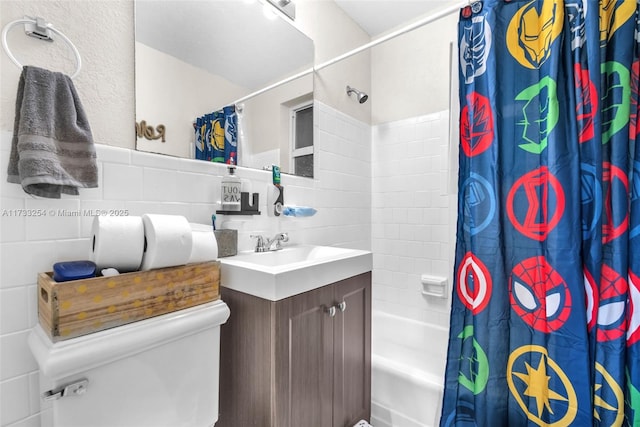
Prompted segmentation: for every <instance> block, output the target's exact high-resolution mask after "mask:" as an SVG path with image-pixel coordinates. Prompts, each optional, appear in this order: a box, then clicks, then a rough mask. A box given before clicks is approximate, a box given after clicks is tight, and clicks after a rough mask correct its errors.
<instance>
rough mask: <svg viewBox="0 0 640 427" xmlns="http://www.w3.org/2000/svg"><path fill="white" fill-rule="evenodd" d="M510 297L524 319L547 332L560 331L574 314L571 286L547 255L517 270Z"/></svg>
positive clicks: (514, 274)
mask: <svg viewBox="0 0 640 427" xmlns="http://www.w3.org/2000/svg"><path fill="white" fill-rule="evenodd" d="M509 294H510V297H511V307H512V308H513V310H514V311H515V312H516V313H517V314H518V315H519V316H520V318H521V319H522V320H523V321H524V322H525V323H526V324H527V325H529V326H531V327H533V328H534V329H536V330H538V331H541V332H544V333H549V332H553V331H557V330H558V329H560V328H561V327H562V325H564V323H565V322H566V321H567V319H568V318H569V314H570V313H571V294H570V293H569V288H568V287H567V283H566V282H565V280H564V279H563V278H562V276H561V275H560V273H558V272H557V271H556V270H555V269H554V268H553V267H551V265H549V263H548V262H547V260H546V258H545V257H543V256H537V257H532V258H527V259H525V260H523V261H521V262H520V263H519V264H517V265H516V266H515V267H514V268H513V270H512V272H511V277H510V279H509Z"/></svg>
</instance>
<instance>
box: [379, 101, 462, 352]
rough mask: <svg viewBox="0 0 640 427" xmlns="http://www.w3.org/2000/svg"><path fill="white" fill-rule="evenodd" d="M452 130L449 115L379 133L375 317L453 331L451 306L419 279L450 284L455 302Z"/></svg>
mask: <svg viewBox="0 0 640 427" xmlns="http://www.w3.org/2000/svg"><path fill="white" fill-rule="evenodd" d="M448 129H449V112H448V111H442V112H439V113H434V114H429V115H425V116H420V117H414V118H411V119H406V120H401V121H396V122H391V123H383V124H380V125H376V126H374V127H373V129H372V147H373V153H372V191H371V205H372V216H371V218H372V219H371V238H372V240H371V245H372V251H373V267H374V270H373V309H374V310H379V311H383V312H386V313H389V314H394V315H397V316H403V317H408V318H410V319H413V320H416V321H419V322H425V323H430V324H435V325H438V326H442V327H446V328H448V325H449V311H450V298H449V297H448V298H445V299H438V298H434V297H428V296H425V295H423V294H422V284H421V281H420V277H421V275H422V274H429V275H432V276H444V277H447V278H448V288H447V296H449V295H450V294H451V283H452V270H453V252H454V249H455V247H454V246H455V222H456V207H455V206H456V200H457V199H456V196H455V195H449V194H448V193H447V191H448V189H447V188H446V185H447V183H448V182H449V164H450V163H449V158H448V156H449V138H448ZM373 333H374V340H375V338H376V337H375V335H376V332H375V328H374V332H373ZM416 339H417V338H416Z"/></svg>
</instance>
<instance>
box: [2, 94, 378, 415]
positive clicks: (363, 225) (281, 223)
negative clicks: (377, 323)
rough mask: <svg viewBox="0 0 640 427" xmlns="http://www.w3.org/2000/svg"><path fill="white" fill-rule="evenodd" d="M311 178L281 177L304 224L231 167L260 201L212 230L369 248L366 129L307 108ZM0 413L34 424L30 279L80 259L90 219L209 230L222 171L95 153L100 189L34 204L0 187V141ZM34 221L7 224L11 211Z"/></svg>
mask: <svg viewBox="0 0 640 427" xmlns="http://www.w3.org/2000/svg"><path fill="white" fill-rule="evenodd" d="M315 114H316V116H315V118H316V120H315V127H316V129H315V132H316V133H315V135H316V136H317V138H316V142H315V155H316V156H315V158H316V169H315V176H316V178H315V179H313V180H311V179H305V178H299V177H294V176H290V175H283V177H282V184H283V185H284V187H285V202H286V204H297V205H307V206H313V207H315V208H316V209H317V210H318V213H317V214H316V215H315V216H313V217H310V218H283V217H280V218H276V217H271V216H268V215H267V213H266V211H267V206H266V200H267V197H266V193H267V189H268V188H269V186H270V185H271V184H270V183H271V172H267V171H260V170H251V169H245V168H239V169H238V171H237V175H238V176H239V177H240V178H241V179H242V182H243V191H249V192H257V193H260V210H261V211H262V215H260V216H255V217H249V216H242V217H224V216H222V215H218V221H217V225H218V227H222V228H235V229H238V249H239V250H249V249H251V248H252V247H253V244H254V243H253V242H252V241H251V239H250V238H249V234H251V233H256V232H258V233H263V234H265V235H270V234H275V233H276V232H280V231H283V232H288V233H289V236H290V239H291V243H310V244H319V245H332V246H343V247H351V248H358V249H370V248H371V161H370V159H371V130H370V127H369V126H368V125H366V124H364V123H362V122H359V121H357V120H354V119H352V118H350V117H348V116H346V115H344V114H342V113H340V112H338V111H336V110H333V109H331V108H329V107H327V106H326V105H324V104H322V103H316V105H315ZM0 147H1V149H0V160H1V162H0V167H1V168H2V172H3V174H4V177H3V178H2V180H0V181H1V182H0V215H3V216H2V217H0V224H1V229H0V262H1V264H0V265H1V269H0V394H1V395H2V407H1V408H0V425H1V426H28V425H39V416H38V413H39V410H40V407H39V400H38V393H39V390H38V379H37V378H38V375H37V365H36V363H35V361H34V360H33V358H32V356H31V353H30V351H29V349H28V347H27V336H28V333H29V330H30V328H32V327H33V326H34V325H35V324H36V323H37V307H36V301H37V299H36V276H37V273H38V272H42V271H51V268H52V265H53V263H55V262H58V261H71V260H79V259H87V258H88V257H89V235H90V232H91V225H92V223H93V216H91V213H93V212H96V211H98V210H100V211H102V212H107V213H108V212H109V211H115V210H124V211H127V212H128V214H129V215H142V214H144V213H163V214H176V215H184V216H186V217H187V218H188V220H189V221H190V222H197V223H203V224H210V223H211V214H212V213H213V212H215V210H216V209H219V198H220V180H221V178H222V176H223V175H224V174H225V173H226V169H225V166H224V165H219V164H212V163H207V162H202V161H196V160H187V159H179V158H173V157H168V156H162V155H157V154H150V153H142V152H137V151H132V150H127V149H122V148H117V147H111V146H107V145H103V144H97V145H96V150H97V156H98V168H99V177H100V178H99V184H100V185H99V187H98V188H96V189H85V190H80V196H79V197H68V196H63V198H62V199H59V200H55V199H39V198H38V199H36V198H33V197H31V196H29V195H26V194H25V193H24V192H23V191H22V189H21V188H20V186H19V185H16V184H10V183H7V182H6V172H5V171H6V169H7V162H8V157H9V150H10V147H11V132H9V131H6V130H5V131H2V132H1V133H0ZM17 210H24V211H25V212H38V213H40V214H41V215H40V216H25V215H20V216H15V215H14V216H11V213H12V212H17Z"/></svg>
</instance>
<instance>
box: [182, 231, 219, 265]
mask: <svg viewBox="0 0 640 427" xmlns="http://www.w3.org/2000/svg"><path fill="white" fill-rule="evenodd" d="M190 225H191V237H192V244H191V256H189V264H191V263H192V262H206V261H214V260H215V259H217V258H218V242H217V241H216V235H215V234H213V228H212V227H211V226H210V225H206V224H193V223H192V224H190Z"/></svg>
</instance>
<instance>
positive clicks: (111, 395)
mask: <svg viewBox="0 0 640 427" xmlns="http://www.w3.org/2000/svg"><path fill="white" fill-rule="evenodd" d="M228 317H229V308H228V307H227V305H226V304H225V303H224V302H223V301H214V302H210V303H207V304H202V305H199V306H196V307H192V308H188V309H185V310H180V311H176V312H173V313H169V314H165V315H162V316H158V317H154V318H150V319H146V320H142V321H139V322H135V323H130V324H128V325H124V326H119V327H117V328H112V329H108V330H105V331H101V332H96V333H93V334H89V335H85V336H82V337H78V338H74V339H69V340H66V341H60V342H57V343H53V342H52V341H51V340H50V339H49V337H48V336H47V334H46V333H45V331H44V330H43V329H42V327H41V326H40V325H38V326H36V327H35V328H34V329H33V330H32V331H31V334H30V335H29V347H30V349H31V352H32V353H33V355H34V357H35V359H36V361H37V363H38V366H39V367H40V390H41V397H42V399H41V420H42V426H43V427H49V426H51V427H73V426H77V427H145V426H149V427H151V426H153V427H159V426H166V427H179V426H184V427H211V426H213V425H214V424H215V422H216V421H217V419H218V394H219V390H218V385H219V364H220V325H222V324H223V323H225V322H226V320H227V319H228Z"/></svg>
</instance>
